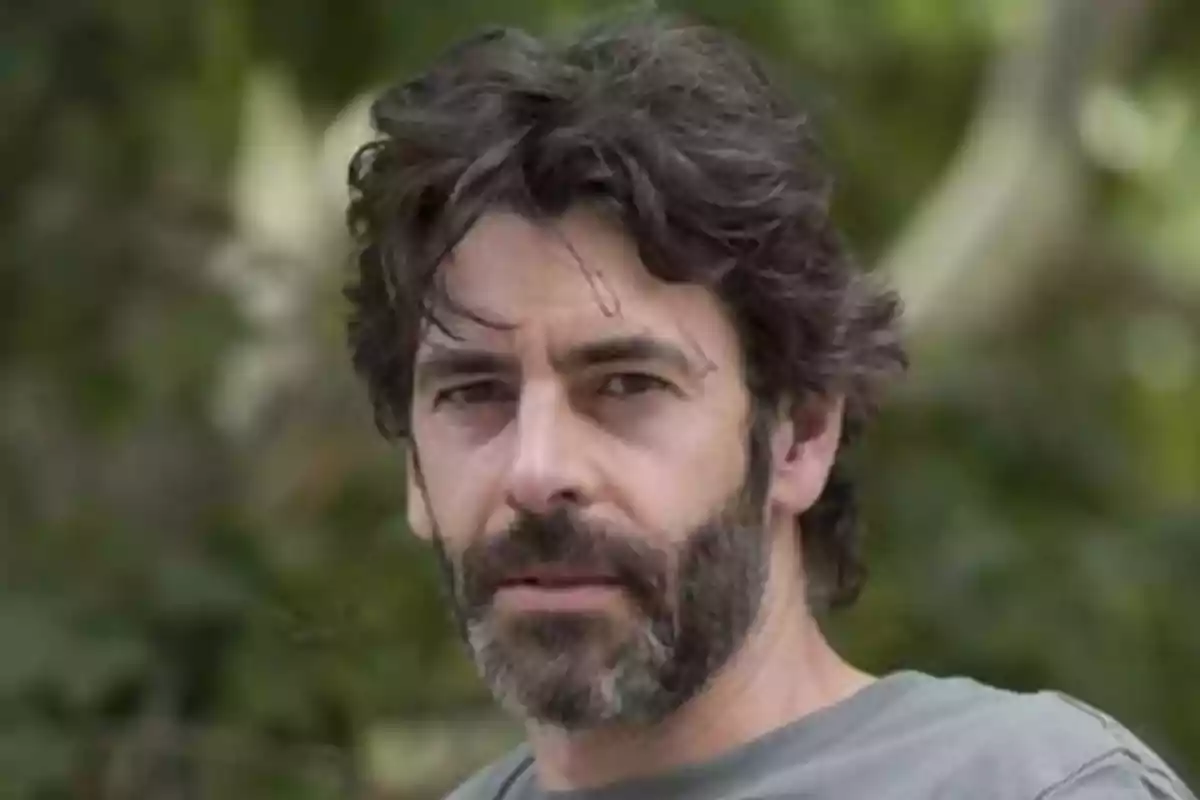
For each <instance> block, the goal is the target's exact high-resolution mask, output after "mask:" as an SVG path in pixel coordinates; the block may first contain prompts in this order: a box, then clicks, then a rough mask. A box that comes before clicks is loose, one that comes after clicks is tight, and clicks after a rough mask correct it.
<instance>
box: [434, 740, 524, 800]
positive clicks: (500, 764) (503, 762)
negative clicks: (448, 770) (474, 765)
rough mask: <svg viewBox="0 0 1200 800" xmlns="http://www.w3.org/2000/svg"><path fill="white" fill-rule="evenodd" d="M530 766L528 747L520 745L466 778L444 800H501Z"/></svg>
mask: <svg viewBox="0 0 1200 800" xmlns="http://www.w3.org/2000/svg"><path fill="white" fill-rule="evenodd" d="M532 764H533V755H532V753H531V752H530V750H529V746H528V745H526V744H522V745H520V746H518V747H516V748H514V749H512V750H510V751H509V752H508V753H507V754H505V755H504V756H502V757H501V758H498V759H496V760H495V761H493V762H492V763H490V764H488V765H487V766H485V767H483V768H482V769H480V770H479V771H478V772H476V773H475V774H474V775H472V776H471V777H469V778H467V779H466V780H465V781H463V782H462V783H461V784H459V786H458V788H456V789H455V790H454V791H452V792H451V793H450V794H449V795H447V797H446V798H445V800H501V798H503V797H504V795H505V794H506V793H507V792H508V790H509V789H510V788H511V787H512V786H513V784H514V783H516V781H517V780H518V779H519V778H520V777H521V776H522V775H524V774H525V773H526V772H527V771H528V770H529V768H530V766H531V765H532ZM514 797H515V795H514Z"/></svg>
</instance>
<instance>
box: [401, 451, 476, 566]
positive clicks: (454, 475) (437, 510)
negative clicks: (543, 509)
mask: <svg viewBox="0 0 1200 800" xmlns="http://www.w3.org/2000/svg"><path fill="white" fill-rule="evenodd" d="M416 441H417V442H418V447H419V448H420V449H419V452H420V458H421V472H422V475H423V476H424V479H425V492H426V497H427V501H428V505H427V511H428V514H429V518H430V521H431V523H432V525H433V526H435V527H436V531H437V533H438V534H439V535H440V536H442V537H443V538H444V539H445V540H446V542H447V546H448V547H449V548H450V550H451V551H454V552H458V551H460V550H462V548H463V547H465V546H466V545H467V543H468V542H469V541H470V540H471V539H472V538H474V537H475V536H477V535H479V533H480V532H481V531H483V530H485V529H486V526H487V524H488V522H489V520H488V514H489V509H490V508H491V505H490V504H489V503H490V498H491V496H492V495H491V492H492V488H493V487H494V486H495V485H496V481H495V470H494V468H493V464H494V462H495V460H496V459H495V457H494V455H491V454H489V452H488V449H487V448H482V449H480V448H470V449H464V448H463V447H462V446H461V445H459V444H456V443H455V442H454V441H453V440H447V439H445V438H443V437H437V436H424V437H419V436H418V437H416Z"/></svg>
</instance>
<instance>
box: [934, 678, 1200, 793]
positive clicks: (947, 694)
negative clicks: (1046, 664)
mask: <svg viewBox="0 0 1200 800" xmlns="http://www.w3.org/2000/svg"><path fill="white" fill-rule="evenodd" d="M930 681H931V683H930V691H929V692H928V693H926V697H927V698H929V700H928V702H929V703H930V704H931V708H930V709H929V711H930V712H931V714H932V716H931V718H930V724H931V725H933V726H937V725H939V724H943V725H945V726H947V728H948V729H949V730H950V731H953V733H952V735H951V737H950V738H949V739H948V740H947V741H948V742H949V744H948V748H949V749H950V750H951V751H952V752H953V754H954V755H953V756H952V758H951V761H952V762H954V763H956V764H957V769H955V771H954V780H953V781H952V782H954V781H965V782H967V783H972V784H975V785H983V786H996V787H1004V790H1003V791H1001V792H996V793H995V795H996V796H997V797H1003V798H1010V797H1011V798H1028V799H1029V800H1034V798H1038V800H1059V799H1060V798H1062V799H1063V800H1065V798H1077V797H1078V798H1085V797H1102V796H1114V795H1115V796H1120V797H1130V798H1138V797H1141V798H1147V800H1151V799H1157V800H1195V799H1194V797H1193V795H1191V794H1189V793H1188V791H1187V789H1186V788H1185V787H1184V786H1183V784H1182V782H1181V781H1180V780H1179V778H1178V777H1176V776H1175V775H1174V773H1172V772H1171V770H1170V768H1169V767H1168V766H1167V765H1166V764H1165V763H1164V762H1163V760H1162V759H1161V758H1160V757H1159V756H1158V755H1157V754H1156V753H1154V752H1153V751H1152V750H1151V749H1150V748H1149V747H1148V746H1147V745H1146V744H1144V743H1143V742H1142V741H1141V740H1139V739H1138V738H1137V737H1136V736H1135V735H1134V734H1133V733H1131V732H1130V731H1129V730H1128V729H1127V728H1126V727H1125V726H1123V725H1122V724H1121V723H1119V722H1118V721H1117V720H1116V719H1114V718H1113V717H1111V716H1110V715H1108V714H1106V713H1104V712H1102V711H1100V710H1098V709H1096V708H1094V707H1092V706H1090V705H1088V704H1086V703H1084V702H1082V701H1080V700H1078V699H1076V698H1074V697H1071V696H1069V695H1066V694H1063V693H1061V692H1053V691H1042V692H1035V693H1020V692H1012V691H1007V690H1003V689H998V688H995V687H991V686H987V685H984V684H981V683H977V682H975V681H971V680H969V679H964V678H939V679H930ZM1117 791H1122V793H1121V794H1115V793H1116V792H1117ZM1106 792H1108V794H1106Z"/></svg>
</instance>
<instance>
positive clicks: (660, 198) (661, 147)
mask: <svg viewBox="0 0 1200 800" xmlns="http://www.w3.org/2000/svg"><path fill="white" fill-rule="evenodd" d="M371 120H372V124H373V126H374V128H375V130H376V132H377V133H378V138H377V139H376V140H375V141H372V142H370V143H368V144H366V145H365V146H363V147H362V148H361V149H360V150H359V151H358V152H357V153H356V154H355V156H354V158H353V160H352V162H351V165H350V174H349V182H350V188H351V202H350V206H349V209H348V223H349V226H350V230H351V233H352V234H353V236H354V237H355V241H356V243H357V249H356V254H357V269H356V274H355V276H354V278H353V279H352V281H351V282H350V284H349V285H348V286H347V288H346V296H347V298H348V299H349V301H350V304H351V316H350V321H349V326H348V333H349V342H350V347H351V350H352V357H353V363H354V366H355V369H356V370H357V371H358V373H359V374H360V375H361V376H363V378H364V379H365V381H366V384H367V388H368V391H369V394H370V398H371V402H372V405H373V408H374V412H375V420H376V424H377V426H378V427H379V429H380V431H381V432H382V433H383V434H384V435H385V436H386V437H389V438H401V439H403V438H407V437H408V436H409V435H410V429H409V424H410V403H411V394H412V381H413V372H412V366H413V359H414V356H415V352H416V349H417V345H418V342H419V339H420V337H421V335H422V332H423V331H424V330H425V329H426V327H427V325H429V324H433V325H438V326H439V327H443V328H444V327H445V323H444V317H442V315H444V314H447V313H453V314H461V315H465V316H467V317H470V318H472V319H475V320H476V321H482V320H480V319H479V318H478V317H477V316H475V315H474V313H473V312H472V310H471V309H468V308H464V307H461V306H459V305H457V304H456V303H455V302H454V298H452V297H450V296H449V295H448V294H447V292H446V289H445V286H444V282H443V280H442V279H441V272H440V271H439V270H438V265H439V263H441V262H442V261H443V260H444V259H445V258H446V257H447V256H448V255H449V253H450V252H451V250H452V249H453V248H454V246H455V245H456V244H457V243H458V242H459V241H460V240H461V239H462V237H463V236H464V235H465V234H466V232H467V231H468V229H469V228H470V227H471V225H472V224H473V223H474V222H475V221H477V220H478V219H479V218H480V216H481V215H482V214H484V213H486V212H487V211H489V210H492V209H496V208H498V207H502V208H505V209H510V210H513V211H516V212H517V213H520V214H522V215H524V216H526V217H527V218H529V219H531V220H552V219H554V218H556V217H559V216H561V215H562V214H563V213H565V212H566V211H567V210H568V209H569V208H570V207H572V206H575V205H577V204H580V203H587V204H590V205H594V206H596V207H598V208H600V209H602V210H605V211H606V212H607V213H609V214H610V215H611V216H612V217H613V218H614V219H615V220H616V221H617V222H619V224H620V225H622V226H623V227H624V229H625V230H626V231H627V232H628V233H629V235H630V236H631V237H632V239H633V240H634V242H635V243H636V245H637V248H638V251H639V254H640V256H641V258H642V260H643V261H644V263H645V265H646V268H647V269H648V270H649V271H650V272H651V273H652V274H653V275H655V276H656V277H657V278H659V279H661V280H663V281H667V282H673V283H688V284H699V285H704V286H706V287H709V288H710V289H711V290H712V291H713V292H714V294H715V296H716V297H717V298H718V300H719V301H720V302H721V303H722V304H723V306H724V308H725V310H726V311H727V313H728V315H729V318H730V319H731V321H732V322H733V324H734V326H735V328H736V330H737V331H738V334H739V336H740V343H741V347H742V351H743V355H744V359H743V363H744V364H745V370H746V374H745V381H746V385H747V387H748V389H749V391H750V393H751V396H752V397H753V398H754V402H755V405H756V408H758V409H760V410H763V409H771V410H774V409H778V408H779V407H780V405H781V403H791V404H793V405H794V407H796V408H803V407H805V404H806V403H808V402H809V401H811V400H814V399H816V400H819V399H821V398H830V397H842V398H844V404H845V405H844V414H845V417H844V419H845V422H844V431H843V444H844V443H846V442H847V441H849V440H852V439H854V438H856V436H857V435H858V433H859V431H860V430H861V427H862V425H863V423H864V422H865V421H866V420H867V418H868V417H869V416H870V414H871V412H872V410H873V409H874V408H875V407H876V405H877V400H878V397H879V394H880V390H881V389H882V388H883V385H884V384H885V383H886V382H887V379H888V378H890V377H891V376H893V375H894V374H895V373H897V372H899V371H901V370H902V369H903V367H904V365H905V354H904V350H903V347H902V345H901V343H900V338H899V334H898V317H899V303H898V301H897V298H896V297H895V295H894V294H893V293H891V292H890V291H885V290H883V289H881V288H879V287H876V286H875V285H874V284H873V282H872V281H871V280H870V278H869V276H868V275H866V274H865V273H863V272H862V271H860V270H859V269H857V268H856V266H855V264H854V263H853V260H852V258H851V257H850V255H849V254H848V253H847V251H846V248H845V247H844V245H843V243H842V242H841V240H840V237H839V235H838V233H837V231H836V230H835V228H834V226H833V223H832V222H831V220H830V216H829V209H828V201H829V194H830V178H829V175H828V174H827V171H826V169H825V168H824V167H823V165H822V163H821V161H820V159H819V154H818V153H817V149H816V146H815V144H814V140H813V133H812V130H811V127H812V126H811V124H810V122H809V121H808V120H807V118H806V116H805V115H804V114H803V113H802V112H801V110H800V109H799V108H797V104H795V103H793V102H791V101H790V100H789V98H788V97H786V96H785V95H784V94H783V93H782V92H781V91H780V89H779V88H778V87H777V86H775V85H773V84H772V82H771V81H770V80H769V79H768V78H767V76H766V72H765V70H764V68H763V67H762V66H761V65H760V64H759V63H758V62H757V60H756V59H755V57H754V56H753V55H752V54H750V53H749V52H748V51H747V50H746V48H744V47H743V46H742V45H741V44H740V43H738V42H737V41H736V40H734V39H733V38H732V37H730V36H728V35H725V34H722V33H720V32H718V31H716V30H714V29H712V28H709V27H705V26H701V25H695V24H690V23H685V22H681V21H677V20H667V19H663V18H661V17H657V18H653V19H646V18H641V17H639V18H637V19H635V20H626V21H624V22H621V23H619V24H615V25H614V24H611V23H609V24H605V25H603V26H597V27H592V28H590V29H588V30H587V31H585V32H584V33H583V34H581V35H577V36H575V37H573V38H571V39H570V40H567V41H548V40H542V39H537V38H534V37H532V36H530V35H527V34H525V33H523V32H520V31H513V30H507V29H496V30H489V31H486V32H483V33H480V34H477V35H475V36H472V37H471V38H469V39H467V40H465V41H463V42H461V43H460V44H458V45H457V46H455V47H454V48H452V49H451V50H450V51H449V52H447V53H446V54H445V55H444V56H442V57H441V58H440V59H439V60H438V61H437V62H436V63H435V64H434V65H433V66H432V67H431V68H429V69H428V70H427V71H425V72H424V73H423V74H421V75H419V76H418V77H416V78H414V79H412V80H409V81H407V82H405V83H403V84H400V85H398V86H395V87H393V88H391V89H388V90H387V91H385V92H383V93H382V94H381V95H380V96H379V97H378V99H377V100H376V101H375V103H374V105H373V106H372V108H371ZM844 461H845V459H844V457H843V456H842V455H839V457H838V460H837V462H836V463H835V465H834V469H833V472H832V474H831V476H830V479H829V482H828V484H827V485H826V487H825V489H824V491H823V493H822V495H821V497H820V498H819V499H818V501H817V502H816V504H815V505H814V506H813V507H812V508H811V509H809V510H808V511H807V512H805V513H804V514H802V515H801V516H800V519H799V525H798V531H800V535H801V537H802V546H803V552H804V555H805V563H806V571H807V572H808V577H809V583H810V588H811V589H813V590H814V596H816V597H821V598H822V599H823V602H822V603H821V604H822V605H824V606H827V607H837V606H842V605H849V604H850V603H852V602H853V601H854V600H855V599H856V597H857V595H858V593H859V591H860V588H861V585H862V583H863V581H864V580H865V568H864V565H863V562H862V557H861V553H860V544H859V536H858V532H857V525H856V521H855V517H856V513H855V511H856V509H855V498H854V491H853V489H854V486H853V482H852V481H851V480H850V479H849V478H848V476H847V474H846V472H847V470H846V465H845V463H844Z"/></svg>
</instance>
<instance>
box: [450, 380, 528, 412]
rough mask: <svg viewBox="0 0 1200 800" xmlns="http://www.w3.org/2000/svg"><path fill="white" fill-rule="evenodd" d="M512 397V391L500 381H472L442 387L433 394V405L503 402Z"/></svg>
mask: <svg viewBox="0 0 1200 800" xmlns="http://www.w3.org/2000/svg"><path fill="white" fill-rule="evenodd" d="M512 399H513V395H512V391H511V390H510V389H509V387H508V386H506V385H505V384H504V383H502V382H500V381H494V380H487V381H473V382H471V383H464V384H460V385H458V386H452V387H450V388H448V389H442V390H441V391H439V392H438V393H437V394H436V395H434V399H433V404H434V407H437V406H441V405H443V404H446V403H449V404H450V405H454V406H473V405H483V404H487V403H504V402H508V401H509V400H512Z"/></svg>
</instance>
